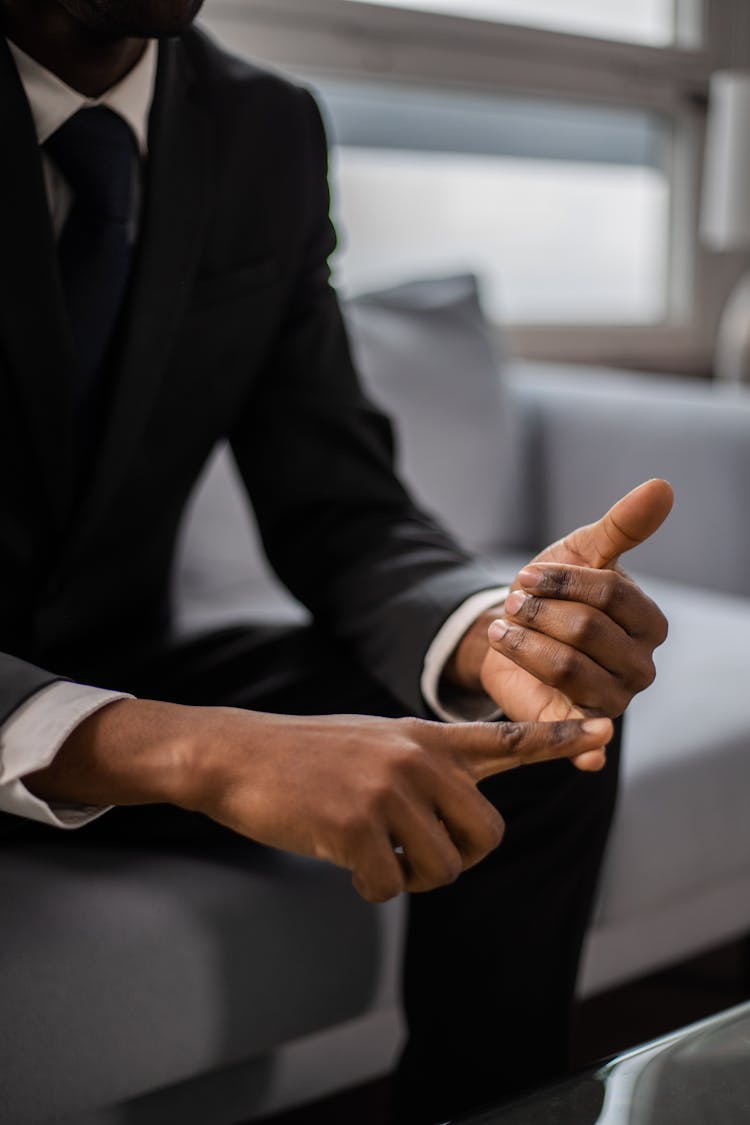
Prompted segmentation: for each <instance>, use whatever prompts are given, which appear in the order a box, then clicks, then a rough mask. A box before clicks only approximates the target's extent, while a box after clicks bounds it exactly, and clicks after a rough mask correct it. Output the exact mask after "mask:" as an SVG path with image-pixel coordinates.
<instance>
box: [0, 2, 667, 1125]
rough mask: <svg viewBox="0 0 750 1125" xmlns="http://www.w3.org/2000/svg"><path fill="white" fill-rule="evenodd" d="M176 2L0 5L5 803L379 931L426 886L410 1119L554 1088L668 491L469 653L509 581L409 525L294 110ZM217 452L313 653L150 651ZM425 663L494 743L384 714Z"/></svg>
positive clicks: (576, 556) (159, 647)
mask: <svg viewBox="0 0 750 1125" xmlns="http://www.w3.org/2000/svg"><path fill="white" fill-rule="evenodd" d="M199 7H200V0H0V20H1V21H2V24H1V28H2V31H3V32H4V35H5V37H6V40H7V44H6V42H1V43H0V121H2V136H3V141H4V145H5V150H6V155H7V166H6V169H5V171H4V173H3V176H2V178H1V179H0V223H3V224H4V226H5V230H4V233H3V239H2V246H3V254H2V259H1V260H0V396H1V397H0V473H1V474H2V480H3V482H4V484H3V494H2V522H1V524H0V565H1V566H2V585H1V586H0V629H1V630H2V634H1V635H2V643H1V644H0V647H1V648H2V650H3V653H4V655H2V656H1V657H0V723H2V727H1V728H0V741H1V743H2V747H3V750H2V752H1V753H2V755H3V757H0V765H2V767H3V772H2V774H1V775H0V781H1V784H0V808H3V809H5V810H6V812H10V813H15V814H17V815H20V816H23V817H26V818H27V821H26V823H27V825H29V824H30V823H31V822H32V821H34V820H36V821H42V822H46V823H48V824H57V825H61V824H62V825H67V826H71V825H77V824H83V823H86V822H87V821H89V820H91V819H92V817H94V816H96V815H97V814H98V813H99V812H100V811H101V810H102V809H106V808H108V807H110V806H121V807H122V806H145V805H152V804H167V805H171V806H174V807H176V808H177V809H181V810H190V811H197V812H199V813H202V814H206V815H207V816H208V817H209V818H211V819H212V820H214V821H216V822H218V823H219V824H220V825H223V826H226V827H228V828H231V829H233V830H235V831H236V832H239V833H241V834H244V835H246V836H249V837H251V838H252V839H254V840H257V841H260V842H261V843H265V844H268V845H271V846H276V847H282V848H288V849H291V850H296V851H299V852H302V853H304V854H312V855H316V856H318V857H322V858H326V859H329V860H331V861H333V862H335V863H338V864H340V865H342V866H345V867H347V868H349V869H350V870H351V871H352V874H353V882H354V885H355V887H356V889H357V890H358V891H359V892H360V893H361V894H362V895H363V896H364V897H366V898H368V899H371V900H374V901H380V900H383V899H386V898H389V897H391V896H392V895H395V894H398V893H400V892H401V891H403V890H408V891H425V890H433V891H434V893H433V894H431V895H425V896H420V897H419V898H415V899H414V900H413V903H412V918H411V926H410V939H409V949H408V953H407V976H406V1000H407V1012H408V1015H409V1020H410V1028H411V1032H412V1036H411V1040H410V1046H409V1048H408V1050H407V1053H406V1056H405V1061H404V1065H403V1067H402V1071H401V1083H400V1094H399V1097H400V1104H401V1107H402V1112H403V1114H404V1118H405V1119H408V1120H410V1121H415V1122H416V1121H418V1120H422V1119H424V1120H429V1119H430V1118H431V1117H432V1116H440V1115H442V1116H445V1115H446V1114H447V1113H453V1112H455V1111H456V1110H457V1109H459V1108H461V1106H462V1105H463V1104H465V1103H466V1102H467V1101H474V1100H481V1099H482V1098H484V1097H487V1096H492V1095H495V1094H497V1093H498V1092H499V1091H498V1086H497V1084H498V1073H500V1075H501V1082H504V1087H505V1089H506V1090H508V1089H511V1088H513V1087H514V1086H516V1087H517V1086H521V1085H523V1084H525V1083H528V1082H529V1081H532V1080H536V1079H538V1078H539V1077H542V1076H545V1075H547V1074H550V1073H553V1072H554V1071H555V1070H558V1069H560V1068H561V1067H562V1066H563V1065H564V1056H565V1043H566V1030H567V1029H566V1023H567V1019H568V1015H569V1009H570V1003H571V998H572V989H573V984H574V979H575V969H576V964H577V958H578V953H579V950H580V943H581V940H582V935H583V929H584V926H585V922H586V918H587V914H588V910H589V906H590V902H591V897H592V894H593V888H594V884H595V879H596V873H597V870H598V866H599V861H600V857H601V852H602V848H603V845H604V840H605V838H606V832H607V826H608V824H609V819H610V816H611V809H612V804H613V801H614V792H615V785H616V768H615V765H616V763H615V760H614V759H615V758H616V755H614V754H610V759H611V760H610V763H609V765H608V766H607V767H606V768H602V767H603V766H604V752H603V749H602V747H603V746H604V744H605V743H606V742H607V741H609V738H610V737H611V733H612V729H611V725H610V723H609V721H608V720H607V719H604V718H599V719H592V718H589V719H587V720H586V722H585V723H583V721H582V716H596V715H599V716H605V715H606V716H616V715H619V714H621V712H622V711H623V709H624V708H625V706H626V705H627V703H628V701H629V699H630V698H631V697H632V695H633V694H634V693H635V691H638V690H641V689H642V688H643V687H645V686H646V685H647V684H648V683H649V682H650V680H651V679H652V678H653V665H652V662H651V653H652V651H653V648H654V647H655V646H656V645H657V644H659V643H660V642H661V641H662V640H663V639H664V636H665V633H666V628H665V623H664V620H663V617H662V615H661V614H660V613H659V611H658V609H657V608H656V607H655V606H654V605H653V603H652V602H650V600H649V599H648V598H647V597H646V596H645V595H644V594H643V593H642V592H641V591H640V590H639V589H638V588H637V587H636V586H635V585H634V584H633V583H632V582H631V581H630V580H629V579H627V578H626V577H625V576H624V575H623V574H622V573H621V572H620V571H619V570H618V569H617V566H616V560H617V556H618V555H619V554H620V553H621V552H622V551H623V550H627V549H628V548H629V547H631V546H633V545H635V544H636V543H637V542H639V541H641V540H642V539H643V538H645V537H646V536H647V535H649V534H651V533H652V531H654V530H655V529H656V527H658V526H659V524H660V523H661V521H662V520H663V518H664V517H665V515H666V513H667V511H668V509H669V505H670V503H671V493H670V490H669V488H668V486H666V485H665V484H664V482H650V483H649V484H647V485H645V486H642V487H641V489H639V490H636V492H635V493H633V494H631V495H630V496H629V497H626V498H625V499H624V500H623V501H621V502H620V503H619V504H618V505H617V506H616V507H615V508H614V509H613V510H612V512H611V513H609V514H608V515H607V516H606V517H604V519H603V520H601V521H600V522H599V523H598V524H595V525H592V526H591V527H590V528H587V529H582V530H579V531H578V532H575V533H573V534H572V535H571V536H569V537H568V538H567V539H565V540H563V541H561V543H559V544H556V545H554V546H553V547H552V548H550V549H549V550H548V551H547V552H545V553H544V554H543V555H542V556H540V557H539V559H538V560H537V562H536V565H532V566H531V567H529V568H526V569H525V570H524V571H523V572H521V574H520V575H519V576H518V579H517V581H516V583H515V588H514V594H513V596H512V600H510V601H509V602H508V608H507V610H506V613H505V615H504V617H503V619H502V622H501V623H499V624H494V625H493V626H492V631H491V634H490V635H491V637H492V640H491V644H490V643H488V632H487V631H488V627H489V626H490V625H491V624H492V623H493V622H495V619H497V618H499V617H500V610H499V609H498V608H497V605H498V599H499V598H500V597H501V594H500V592H499V591H498V589H497V586H498V578H497V576H496V575H494V574H491V573H489V572H487V571H486V570H485V569H484V568H483V567H482V566H480V565H479V564H478V563H477V562H476V561H475V560H473V559H472V558H471V557H470V556H468V555H467V554H466V553H465V552H464V551H463V550H462V549H461V548H460V547H459V546H458V545H457V544H456V543H454V542H453V541H452V540H451V539H450V537H449V536H447V535H446V534H445V532H444V531H442V530H441V529H440V528H439V527H438V526H436V525H435V524H434V522H432V521H431V520H430V519H429V518H428V517H427V516H425V515H424V514H423V513H421V512H420V511H418V510H417V509H416V508H415V506H414V505H413V503H412V501H411V500H410V498H409V496H408V495H407V494H406V493H405V491H404V489H403V487H402V486H401V485H400V483H399V482H398V481H397V480H396V478H395V477H394V475H393V472H392V468H391V449H390V433H389V429H388V425H387V423H386V421H385V420H384V419H383V418H382V417H381V416H380V415H379V414H377V413H376V412H375V411H374V410H373V408H372V407H371V406H370V404H369V403H368V402H367V401H366V400H365V399H364V397H363V396H362V393H361V391H360V389H359V386H358V383H357V380H356V376H355V374H354V372H353V369H352V364H351V360H350V356H349V351H348V347H347V341H346V336H345V332H344V329H343V327H342V323H341V317H340V313H339V309H338V305H337V302H336V298H335V295H334V293H333V292H332V290H331V288H330V286H329V284H328V269H327V259H328V257H329V255H330V253H331V251H332V249H333V245H334V235H333V232H332V228H331V226H330V223H329V219H328V194H327V184H326V147H325V140H324V136H323V132H322V128H321V124H320V120H319V115H318V113H317V110H316V107H315V105H314V102H313V101H312V99H311V97H310V96H309V94H308V93H306V92H305V91H303V90H301V89H299V88H297V87H295V86H293V85H291V84H290V83H287V82H285V81H283V80H282V79H280V78H278V77H276V76H272V75H270V74H267V73H265V72H263V71H262V70H259V69H256V68H254V67H251V66H248V65H245V64H243V63H240V62H238V61H237V60H235V59H232V58H230V57H228V56H227V55H225V54H223V53H222V52H221V51H220V50H218V49H217V48H216V46H214V45H213V44H212V43H211V42H210V41H209V40H207V39H206V38H205V37H204V36H203V35H202V34H200V33H199V32H198V31H196V30H194V29H192V28H191V26H190V25H191V23H192V20H193V18H194V16H195V14H196V12H197V10H198V8H199ZM155 40H158V41H159V43H158V50H157V48H156V46H155ZM224 437H227V438H228V439H229V441H230V443H231V447H232V450H233V452H234V456H235V458H236V460H237V464H238V466H239V469H240V472H241V474H242V477H243V479H244V481H245V484H246V486H247V490H248V493H249V495H250V497H251V499H252V503H253V506H254V509H255V513H256V516H257V518H258V522H259V526H260V529H261V532H262V535H263V540H264V544H265V547H266V550H267V552H268V555H269V558H270V559H271V562H272V564H273V566H274V567H275V569H276V571H277V573H278V574H279V575H280V576H281V578H282V579H283V580H284V582H285V583H286V584H287V585H288V586H289V588H290V589H291V590H292V591H293V592H294V593H295V594H296V596H297V597H298V598H300V600H301V601H303V602H304V603H305V604H306V605H307V606H309V608H310V609H311V611H312V613H313V616H314V620H315V626H314V627H311V628H308V629H304V630H291V631H290V630H260V629H247V628H237V629H232V630H224V631H223V632H222V633H221V634H218V635H217V634H212V635H210V636H206V637H202V638H199V639H197V640H194V641H192V642H187V643H186V642H178V641H177V640H176V639H175V638H174V636H173V635H172V632H171V628H170V626H171V622H170V609H169V578H170V567H171V561H172V557H173V552H174V545H175V536H176V531H177V527H178V524H179V520H180V517H181V514H182V510H183V507H184V504H185V500H186V498H187V496H188V494H189V492H190V490H191V488H192V485H193V484H194V482H195V480H196V478H197V476H198V475H199V473H200V470H201V468H202V466H203V465H204V463H205V461H206V458H207V456H208V454H209V452H210V451H211V449H212V448H213V446H214V445H215V443H216V442H217V441H218V440H219V439H221V438H224ZM479 595H482V596H481V597H479ZM477 597H478V598H479V600H472V599H476V598H477ZM467 606H469V611H470V613H471V614H472V615H473V616H471V617H470V618H469V619H467V617H466V607H467ZM451 630H452V632H451ZM457 630H458V631H457ZM451 636H453V637H454V640H453V641H452V642H451V643H450V644H449V647H448V651H447V654H446V658H445V659H444V660H443V662H442V678H441V686H442V689H445V690H446V691H448V692H449V693H452V694H453V696H454V697H455V698H457V699H458V700H459V706H458V710H459V713H461V714H464V715H466V714H467V713H469V712H467V711H466V710H464V711H463V712H462V711H461V706H463V707H469V708H471V707H475V708H476V707H479V709H480V710H481V708H482V707H483V706H485V705H486V708H492V707H493V706H494V705H495V704H497V705H499V706H500V707H502V709H503V711H504V712H505V714H506V716H507V717H509V718H510V719H513V720H517V721H516V722H506V723H493V724H488V723H463V724H457V725H450V724H439V723H435V722H430V721H425V719H424V718H408V717H407V718H404V716H411V715H414V716H428V717H429V711H428V710H427V709H426V707H425V703H424V698H423V688H424V682H425V681H424V668H423V666H424V660H425V653H427V652H428V650H430V649H431V646H433V645H434V644H435V643H436V640H437V639H441V643H442V644H443V646H444V647H445V645H446V643H447V642H446V638H447V639H448V641H450V638H451ZM455 698H454V703H455ZM342 713H344V714H342ZM487 714H488V715H489V714H490V711H489V710H487ZM310 716H314V717H310ZM373 716H377V717H373ZM535 720H564V722H545V723H543V724H541V723H539V722H535ZM566 757H573V758H575V764H577V765H578V766H579V769H578V770H575V769H571V768H570V765H569V763H568V762H565V761H562V760H560V761H553V762H551V763H550V764H549V765H547V766H546V767H545V768H544V769H543V770H536V771H534V770H532V771H515V772H513V773H510V774H509V773H507V771H508V770H509V769H511V768H512V767H514V766H517V765H519V764H521V763H524V762H529V761H541V760H545V759H563V758H566ZM495 775H497V776H495ZM485 779H488V780H485ZM479 781H484V785H483V786H482V789H481V790H480V789H479V788H478V787H477V783H478V782H479ZM498 807H499V808H500V809H501V810H502V811H503V813H504V814H505V816H506V817H507V819H508V821H509V823H510V824H511V829H512V831H511V832H510V833H509V839H508V840H507V841H506V842H505V843H504V844H503V846H502V847H501V848H499V849H497V851H495V848H496V847H497V844H498V843H499V842H500V839H501V837H502V834H503V820H502V817H501V816H500V814H499V812H498V811H497V808H498ZM165 815H167V814H165V813H162V812H160V813H159V818H162V817H164V816H165ZM174 815H177V819H178V821H179V820H180V817H182V820H181V823H182V824H183V825H184V826H187V827H185V828H184V831H185V832H189V831H191V830H192V824H193V821H192V820H190V818H189V817H188V816H187V814H186V813H183V814H174ZM136 816H138V813H137V812H136V811H135V810H132V809H127V808H126V809H124V810H123V809H122V808H119V809H117V810H115V812H114V813H109V814H108V815H107V816H104V817H102V819H101V820H98V821H97V822H96V824H95V825H92V827H91V828H87V829H86V831H87V832H88V833H91V834H92V835H96V833H97V832H102V831H104V832H107V831H108V832H120V833H121V834H122V835H123V836H124V837H125V838H126V839H127V835H128V832H132V831H135V830H137V831H142V830H143V825H144V823H145V822H144V821H143V820H141V821H139V822H138V828H137V829H134V827H133V825H134V824H135V823H136V821H135V820H134V819H133V818H134V817H136ZM26 830H27V831H29V830H30V829H28V827H27V829H26ZM39 830H41V829H39ZM480 860H484V862H482V863H480V862H479V861H480ZM462 872H465V874H463V875H462V877H461V879H459V880H458V882H456V883H454V880H455V879H456V877H457V876H458V875H459V874H460V873H462ZM435 888H441V889H440V890H434V889H435ZM426 1073H429V1074H430V1075H431V1077H430V1081H429V1088H428V1087H427V1086H425V1084H424V1083H425V1079H424V1075H425V1074H426ZM430 1095H431V1096H432V1097H433V1098H434V1101H432V1102H431V1101H430ZM412 1098H414V1102H413V1103H412Z"/></svg>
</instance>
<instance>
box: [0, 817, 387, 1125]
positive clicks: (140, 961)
mask: <svg viewBox="0 0 750 1125" xmlns="http://www.w3.org/2000/svg"><path fill="white" fill-rule="evenodd" d="M0 901H2V903H3V920H2V927H0V994H1V995H2V998H3V1003H2V1012H3V1019H2V1022H1V1023H0V1059H2V1062H0V1107H2V1108H1V1109H0V1119H2V1121H4V1122H8V1123H9V1125H10V1123H11V1122H18V1123H19V1125H20V1123H21V1122H23V1125H34V1123H36V1122H42V1121H45V1122H46V1121H49V1120H53V1119H54V1120H58V1116H60V1115H63V1111H64V1112H65V1114H69V1115H71V1116H73V1117H75V1115H76V1114H80V1113H82V1112H84V1111H87V1110H90V1109H94V1108H96V1107H98V1106H103V1105H111V1104H113V1103H115V1102H118V1101H121V1100H126V1099H131V1098H134V1097H136V1096H137V1095H139V1094H142V1093H144V1092H146V1091H149V1090H153V1089H157V1088H160V1087H165V1086H169V1085H172V1084H174V1083H177V1082H179V1081H180V1080H182V1079H185V1078H187V1077H190V1076H193V1075H198V1074H202V1073H205V1072H207V1071H211V1070H214V1069H216V1068H219V1067H223V1066H226V1065H227V1064H230V1063H232V1062H234V1061H235V1060H238V1059H243V1060H247V1059H252V1058H258V1057H259V1056H260V1057H262V1056H264V1055H265V1054H266V1053H267V1052H270V1051H271V1050H272V1049H273V1048H274V1047H276V1046H277V1045H278V1044H280V1043H283V1042H288V1041H290V1040H292V1039H296V1038H298V1037H300V1036H303V1035H306V1034H309V1033H310V1032H312V1031H316V1030H318V1029H319V1028H323V1027H328V1026H329V1025H331V1024H335V1023H337V1022H339V1021H341V1020H346V1019H349V1018H351V1017H352V1016H355V1015H356V1014H358V1013H359V1012H361V1011H362V1009H363V1008H364V1007H365V1005H366V1004H367V1003H368V1002H369V1000H370V999H371V997H372V994H373V991H374V988H375V985H376V982H377V971H378V967H379V953H378V944H379V938H378V915H377V912H376V911H375V909H374V908H373V907H371V906H368V905H367V904H366V903H365V902H364V901H363V900H362V899H360V898H359V897H358V896H357V895H356V894H354V892H353V891H352V889H351V885H350V879H349V875H348V873H347V872H344V871H341V870H339V869H337V868H334V867H332V866H330V865H327V864H322V863H317V862H315V861H312V860H304V859H300V858H298V857H293V856H287V855H283V854H281V853H278V852H272V851H269V850H267V849H264V848H259V847H258V846H257V845H255V844H252V843H250V842H249V841H245V840H241V839H239V838H238V839H237V840H236V841H233V842H232V843H231V844H226V845H224V844H222V845H221V847H220V848H219V847H212V848H208V849H204V851H203V852H202V853H201V852H199V851H198V850H197V849H195V852H194V854H189V853H185V852H184V851H180V850H177V849H174V850H169V849H164V848H160V849H158V850H157V849H155V848H150V847H146V846H144V847H142V848H132V847H129V848H124V847H118V846H114V845H112V844H109V845H102V844H99V845H98V846H97V847H96V849H93V848H91V847H89V846H87V844H86V841H85V839H84V838H83V837H78V836H77V835H75V836H66V837H65V838H63V839H56V840H55V841H54V842H43V843H42V842H38V843H30V842H29V841H25V840H24V841H20V842H19V843H18V844H12V843H8V844H6V846H5V847H4V848H3V854H2V857H0ZM261 1095H262V1090H259V1091H258V1096H259V1097H260V1096H261ZM246 1108H247V1107H246ZM75 1119H76V1120H77V1119H78V1118H77V1117H75Z"/></svg>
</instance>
